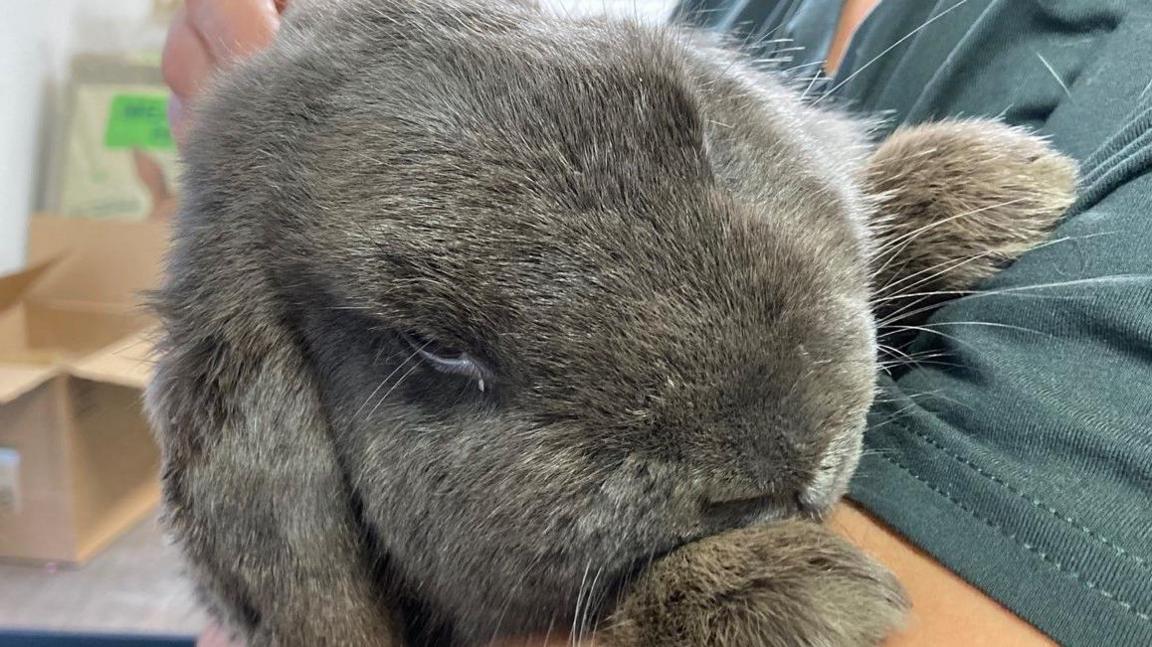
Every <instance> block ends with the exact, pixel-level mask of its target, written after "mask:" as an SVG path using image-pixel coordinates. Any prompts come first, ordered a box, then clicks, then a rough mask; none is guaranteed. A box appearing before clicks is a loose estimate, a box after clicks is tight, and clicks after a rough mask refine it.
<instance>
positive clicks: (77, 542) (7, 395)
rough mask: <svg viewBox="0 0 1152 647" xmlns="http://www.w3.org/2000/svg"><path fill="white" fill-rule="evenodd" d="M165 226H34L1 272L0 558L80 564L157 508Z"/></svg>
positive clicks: (48, 221)
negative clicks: (157, 300)
mask: <svg viewBox="0 0 1152 647" xmlns="http://www.w3.org/2000/svg"><path fill="white" fill-rule="evenodd" d="M166 245H167V227H166V226H165V225H164V223H163V222H157V221H143V222H127V221H111V220H109V221H88V220H76V219H65V218H55V217H49V216H36V217H33V218H32V219H31V222H30V228H29V241H28V257H29V264H28V268H27V269H25V270H24V271H22V272H19V273H17V274H13V275H8V276H4V277H0V451H3V453H4V456H5V461H4V465H3V469H4V470H5V474H4V475H3V476H4V478H3V479H2V480H3V481H4V483H6V484H7V486H6V487H5V493H4V496H2V497H0V499H2V500H3V501H4V506H3V508H0V558H9V559H22V560H36V561H55V562H65V563H74V564H78V563H82V562H84V561H86V560H87V559H89V558H90V557H92V555H93V554H95V553H96V552H98V551H99V550H100V549H101V548H102V547H104V546H105V545H107V544H108V542H109V541H111V540H112V539H114V538H115V537H116V536H117V535H118V534H119V533H121V532H122V531H124V530H126V529H127V528H129V527H131V526H132V525H133V524H135V523H136V522H138V521H139V520H140V519H141V518H142V517H144V516H145V515H147V514H149V513H150V512H151V511H153V510H154V509H155V507H156V505H157V503H158V502H159V494H160V488H159V453H158V451H157V448H156V446H155V443H154V441H153V438H152V435H151V432H150V430H149V427H148V423H147V420H146V418H145V416H144V414H143V409H142V397H141V396H142V389H143V387H144V385H145V383H146V382H147V379H148V375H149V359H148V358H149V353H150V345H149V342H148V340H149V338H150V334H149V330H150V328H151V327H152V325H153V323H152V320H151V319H150V317H149V316H148V314H147V313H146V312H145V311H144V309H143V308H142V307H141V305H140V291H141V290H144V289H148V288H150V287H153V286H154V285H155V283H156V281H157V279H158V276H159V272H160V263H161V259H162V256H163V251H164V249H165V247H166Z"/></svg>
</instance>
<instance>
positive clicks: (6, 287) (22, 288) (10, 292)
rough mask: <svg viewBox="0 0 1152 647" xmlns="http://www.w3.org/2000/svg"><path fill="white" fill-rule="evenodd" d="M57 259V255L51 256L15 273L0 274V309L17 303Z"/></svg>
mask: <svg viewBox="0 0 1152 647" xmlns="http://www.w3.org/2000/svg"><path fill="white" fill-rule="evenodd" d="M58 260H59V257H56V256H51V257H49V258H45V259H44V260H42V261H40V262H39V263H36V264H34V265H32V266H31V267H28V268H26V269H24V270H21V271H19V272H16V273H15V274H8V275H7V276H0V311H3V310H7V309H8V308H11V307H12V306H14V305H16V304H17V303H19V302H20V300H21V299H23V298H24V295H25V293H27V292H28V289H29V288H30V287H31V286H32V284H34V283H36V281H37V280H38V279H39V278H40V277H41V276H43V275H44V273H45V272H47V271H48V268H50V267H52V266H53V265H55V264H56V262H57V261H58Z"/></svg>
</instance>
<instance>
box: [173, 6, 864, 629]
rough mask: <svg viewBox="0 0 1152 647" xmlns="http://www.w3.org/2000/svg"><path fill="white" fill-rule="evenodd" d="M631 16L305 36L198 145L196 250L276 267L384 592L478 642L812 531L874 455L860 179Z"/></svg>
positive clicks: (275, 298) (272, 278) (221, 105)
mask: <svg viewBox="0 0 1152 647" xmlns="http://www.w3.org/2000/svg"><path fill="white" fill-rule="evenodd" d="M509 20H511V19H509ZM365 24H367V23H365ZM359 28H362V29H367V27H365V26H363V25H361V26H360V27H359ZM378 28H379V29H383V27H379V26H374V27H372V29H378ZM317 29H318V28H317ZM509 29H511V28H510V27H509ZM620 29H622V30H624V31H621V32H613V31H612V30H609V29H606V28H602V27H601V28H597V29H596V30H595V31H594V33H595V34H596V35H597V36H596V37H597V38H600V39H602V40H603V39H606V40H604V42H580V43H577V44H576V45H574V46H573V49H569V50H566V51H561V50H560V49H555V50H553V49H547V48H542V46H539V43H536V42H535V41H533V40H532V39H531V37H530V36H527V35H525V36H523V37H522V38H523V39H525V40H522V41H517V42H515V43H513V44H512V45H501V44H499V43H497V44H492V43H488V44H485V42H484V41H483V40H482V39H479V38H474V39H473V40H472V41H469V42H468V43H467V44H463V43H454V44H453V45H451V46H449V45H445V44H443V43H441V44H438V45H435V46H434V47H433V46H431V45H427V44H425V45H419V46H418V45H411V46H410V49H408V50H405V52H407V53H404V54H397V53H396V50H387V51H382V52H381V53H374V52H375V50H374V49H373V48H367V49H365V48H361V49H358V50H355V53H354V55H353V56H349V55H348V53H347V51H343V53H342V54H341V57H340V58H333V59H328V58H326V57H325V56H324V55H323V54H322V51H323V47H322V46H321V45H319V44H316V43H312V44H311V45H307V46H303V45H301V44H300V43H299V42H294V41H292V40H291V34H289V36H288V38H289V40H287V41H286V42H287V43H288V45H285V46H284V47H283V51H282V52H281V51H274V52H273V53H272V54H270V55H269V58H267V59H265V60H264V61H263V62H262V63H260V62H258V64H257V65H256V66H254V67H252V68H251V69H250V70H249V71H247V72H246V73H245V74H240V75H237V76H235V77H233V78H232V79H231V80H230V81H229V83H231V85H230V86H229V85H225V86H224V88H223V91H222V92H220V93H219V98H218V100H217V103H216V104H215V106H214V107H211V108H210V109H209V111H208V112H207V113H206V117H205V118H206V119H207V121H208V123H210V124H212V127H211V128H207V127H206V128H203V129H202V130H201V131H200V132H199V133H198V134H197V136H195V137H194V138H193V141H192V142H191V145H190V149H189V162H190V168H191V172H190V178H191V181H190V183H189V187H190V190H189V196H190V198H189V200H190V202H189V204H191V205H194V206H193V207H192V208H190V209H189V213H192V214H193V215H192V216H191V217H195V218H197V226H198V227H201V228H202V229H201V230H200V234H199V235H203V236H204V240H205V241H207V242H206V243H204V244H203V245H201V246H200V248H199V249H193V250H192V251H191V252H189V253H190V255H195V254H204V258H206V259H221V258H228V255H227V254H223V253H221V254H220V255H215V256H214V255H212V254H211V253H209V251H205V250H210V249H211V248H212V247H213V246H220V247H221V248H223V247H228V246H235V247H243V246H244V245H245V244H248V247H246V248H245V249H244V252H243V256H244V260H243V261H242V262H241V261H232V260H229V261H220V262H216V261H208V260H205V261H204V263H205V267H206V268H207V267H209V266H211V269H210V270H209V269H204V268H202V271H205V272H208V271H210V272H214V273H217V274H225V273H227V272H229V271H231V272H234V273H235V275H236V276H249V275H251V274H253V273H255V274H259V275H260V276H265V277H268V284H269V286H270V288H269V289H270V290H271V294H272V296H270V297H266V296H265V295H261V296H260V298H258V299H257V298H252V299H251V302H252V303H260V304H261V307H264V306H267V309H268V310H270V311H273V312H275V313H277V315H276V317H277V318H278V319H279V320H280V321H281V322H283V323H284V324H285V325H286V326H287V327H288V328H289V329H290V330H291V331H292V334H291V337H292V339H293V340H294V343H295V344H297V345H298V346H299V349H300V351H301V353H302V355H303V357H304V363H305V364H306V365H307V366H308V368H309V370H310V371H311V373H312V375H311V378H312V379H314V381H315V383H316V384H317V385H318V387H317V388H318V389H319V391H320V393H319V398H320V402H321V403H322V406H323V416H324V417H325V418H326V420H327V422H328V424H329V425H330V428H331V429H330V431H331V434H332V438H333V440H334V445H335V449H336V454H337V456H338V458H339V460H340V463H341V469H342V470H344V472H345V473H346V476H347V480H348V483H349V484H350V487H351V489H352V491H353V494H354V497H355V499H356V505H357V510H358V511H359V515H360V518H361V520H362V522H363V524H364V526H365V530H366V532H367V533H368V534H369V535H370V537H371V540H372V544H373V546H374V548H375V549H376V550H377V551H379V555H380V556H384V555H386V556H387V558H388V561H387V566H388V569H389V577H391V578H394V579H396V580H398V581H399V582H402V588H404V589H405V590H406V591H408V592H409V594H410V595H412V596H414V597H416V598H418V599H420V600H422V601H423V602H425V603H426V604H427V605H428V607H429V609H430V610H431V611H433V612H437V613H440V614H443V615H444V617H446V618H449V619H450V620H451V621H452V623H453V624H454V626H455V627H456V629H457V631H458V632H459V633H460V634H461V635H462V636H465V637H470V638H475V639H479V638H484V637H487V636H488V635H491V634H492V633H493V632H494V630H495V629H496V628H497V627H499V628H500V629H501V630H502V631H517V630H535V629H542V628H547V627H549V626H550V625H551V624H553V623H557V622H562V623H571V622H573V619H574V618H578V617H588V616H594V615H595V614H596V613H597V612H598V610H599V609H601V608H603V607H605V606H606V605H608V604H610V601H611V597H612V593H613V591H615V590H616V587H617V586H618V585H620V584H621V583H622V582H623V581H625V580H626V579H627V578H628V576H629V575H630V574H632V573H634V572H635V571H636V569H638V568H640V567H642V566H643V565H644V564H646V563H648V562H650V561H651V560H652V559H653V558H654V557H656V556H659V555H660V554H662V553H664V552H666V551H668V550H670V549H672V548H675V547H677V546H679V545H681V544H683V543H685V542H688V541H690V540H692V539H695V538H699V537H703V536H708V535H711V534H715V533H717V532H720V531H723V530H726V529H730V528H733V527H739V526H742V525H747V524H749V523H752V522H755V521H757V520H761V519H767V518H772V517H782V516H789V515H797V514H808V515H819V514H821V513H822V512H823V511H824V510H826V509H827V507H828V506H829V505H831V503H832V502H833V501H835V499H836V498H837V497H838V496H839V495H840V494H841V493H842V492H843V490H844V488H845V486H846V482H847V479H848V477H849V476H850V475H851V472H852V470H853V469H854V467H855V462H856V459H857V456H858V453H859V443H860V437H861V433H862V429H863V425H864V416H865V413H866V411H867V409H868V407H869V405H870V403H871V399H872V392H873V382H874V375H875V369H876V365H875V360H874V358H875V339H874V330H873V321H872V317H871V314H870V309H869V304H868V298H869V290H868V270H867V247H868V244H867V240H866V234H865V232H864V228H863V227H862V226H861V224H860V223H861V222H863V220H864V219H865V216H866V214H865V213H864V211H863V209H862V207H861V206H860V205H859V204H858V202H859V201H858V200H854V199H853V198H852V196H853V195H854V193H853V190H851V189H850V188H846V184H845V179H844V177H843V174H841V173H840V171H839V170H837V169H833V168H832V166H833V165H832V164H831V163H830V162H828V160H827V159H826V158H827V154H826V153H825V152H822V151H821V150H820V147H819V146H817V145H816V144H815V143H813V142H814V135H812V134H811V133H806V132H804V130H803V127H797V126H796V124H797V123H798V122H803V119H802V115H800V114H799V113H796V114H793V113H792V112H789V111H795V110H797V108H795V107H793V106H792V104H791V103H789V101H790V100H789V99H786V98H785V93H784V91H783V90H782V89H772V88H771V87H769V88H768V90H764V89H763V88H751V87H748V86H747V84H744V82H743V81H733V80H727V81H724V83H729V84H732V85H733V88H730V89H728V90H725V91H724V92H725V93H724V95H723V96H722V97H721V99H720V100H718V99H716V97H714V96H713V95H710V94H709V92H708V91H706V89H707V87H711V88H714V89H715V88H720V89H723V87H724V86H723V84H720V85H712V86H705V85H703V84H702V83H701V82H700V79H699V78H698V77H697V75H698V72H699V70H697V69H695V68H693V65H696V63H693V62H692V61H691V60H690V58H691V57H690V55H689V54H687V53H686V51H684V50H683V43H679V44H677V41H675V39H668V38H665V37H664V36H660V35H654V33H648V32H643V33H641V32H633V31H631V28H627V27H621V28H620ZM646 34H647V35H646ZM360 37H361V38H366V37H365V36H364V35H363V34H360ZM334 38H335V37H334ZM518 38H520V37H518ZM637 39H640V40H639V41H638V40H637ZM645 39H647V40H645ZM317 40H319V37H317ZM422 42H423V41H422ZM577 45H578V46H577ZM419 47H432V49H431V50H429V52H428V53H426V55H427V56H428V57H429V58H428V60H427V61H424V62H421V59H420V58H419V56H420V54H419ZM452 47H456V48H457V49H452ZM477 47H479V48H480V49H479V50H475V51H474V50H473V49H470V48H477ZM581 47H582V48H585V50H586V51H584V50H581V49H580V48H581ZM677 48H680V49H677ZM444 50H450V51H449V53H445V51H444ZM413 51H415V52H416V53H412V52H413ZM301 52H303V53H301ZM448 54H451V55H452V56H456V57H457V58H456V59H452V58H451V57H450V56H449V55H448ZM469 56H470V57H472V58H473V59H475V60H473V61H472V62H470V63H468V64H461V68H462V70H463V71H460V70H457V69H456V68H454V67H452V66H449V65H438V64H436V65H434V64H433V63H431V62H428V61H439V62H443V61H444V60H465V59H467V57H469ZM276 57H280V58H276ZM407 57H412V58H411V59H410V58H407ZM349 58H351V59H352V60H354V61H355V63H356V64H355V65H352V64H350V63H347V62H342V61H347V60H348V59H349ZM469 60H471V59H469ZM477 61H483V63H484V65H483V66H480V67H478V66H479V63H478V62H477ZM261 65H263V67H260V66H261ZM715 73H716V74H717V75H718V76H719V75H720V73H719V72H718V71H716V72H715ZM257 80H259V82H257ZM766 92H767V94H765V93H766ZM774 93H779V94H780V99H779V101H775V100H774V99H773V98H772V97H773V96H774ZM737 114H738V115H739V120H740V123H741V124H743V127H742V128H733V127H732V126H731V124H733V123H736V120H735V119H734V118H733V116H734V115H737ZM782 114H783V115H784V116H783V117H782ZM251 115H258V116H259V117H260V118H256V117H253V116H251ZM785 117H786V118H785ZM261 119H263V121H262V120H261ZM804 127H807V126H804ZM845 155H847V153H845ZM753 180H755V181H753ZM221 204H223V205H226V206H225V207H218V208H219V209H222V210H223V212H224V213H220V214H216V215H215V216H212V217H209V216H206V215H205V216H196V214H195V211H196V209H197V207H196V206H195V205H200V207H199V208H200V209H201V210H204V211H207V210H209V209H208V208H207V207H205V206H204V205H221ZM252 214H259V215H258V216H254V215H252ZM203 232H215V233H203ZM245 232H246V233H245ZM245 240H246V241H250V242H249V243H244V242H241V241H245ZM191 247H195V245H192V246H191ZM224 262H226V263H230V264H231V266H232V269H222V268H223V267H224V266H223V265H221V264H220V263H224ZM212 263H216V264H215V265H212ZM192 269H193V271H194V270H195V268H192ZM222 280H224V279H222ZM245 298H246V297H244V296H243V295H240V296H239V298H237V296H236V295H232V296H231V297H230V301H229V304H230V305H229V308H232V309H233V310H235V311H237V312H239V311H242V310H243V308H242V304H243V302H244V300H245ZM205 309H206V307H205ZM212 316H213V317H216V316H217V315H216V314H213V315H212ZM240 319H242V318H240ZM238 325H248V326H261V325H265V324H264V323H262V322H259V321H252V322H248V323H245V322H243V321H241V322H239V324H238ZM268 325H271V324H268Z"/></svg>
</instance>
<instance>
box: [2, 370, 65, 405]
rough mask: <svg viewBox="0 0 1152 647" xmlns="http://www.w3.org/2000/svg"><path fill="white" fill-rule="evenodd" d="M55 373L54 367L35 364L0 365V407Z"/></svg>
mask: <svg viewBox="0 0 1152 647" xmlns="http://www.w3.org/2000/svg"><path fill="white" fill-rule="evenodd" d="M56 373H57V369H56V367H54V366H50V365H49V366H43V365H40V366H37V365H35V364H12V363H8V362H4V363H2V364H0V405H3V404H8V403H9V402H12V401H13V400H15V399H16V398H18V397H20V396H22V395H24V394H25V393H28V392H29V391H31V390H32V389H35V388H36V387H38V386H40V385H41V384H43V383H44V382H46V381H48V380H50V379H52V377H53V376H55V375H56Z"/></svg>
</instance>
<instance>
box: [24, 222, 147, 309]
mask: <svg viewBox="0 0 1152 647" xmlns="http://www.w3.org/2000/svg"><path fill="white" fill-rule="evenodd" d="M168 232H169V229H168V226H167V224H166V223H164V222H156V221H141V222H128V221H117V220H86V219H82V218H61V217H58V216H50V215H36V216H33V217H32V218H31V219H30V220H29V226H28V258H30V259H32V260H33V261H35V262H39V261H41V260H44V259H49V258H56V257H59V258H60V259H61V260H60V262H59V263H58V264H57V265H56V267H55V268H53V270H52V271H51V272H48V273H47V275H46V276H44V277H43V278H42V279H41V280H39V281H37V282H36V285H35V286H33V287H32V289H31V290H30V294H29V296H30V298H33V299H35V300H37V301H43V302H53V303H57V304H60V303H84V304H102V305H105V306H112V307H115V308H118V309H135V308H137V307H138V306H139V304H140V292H141V291H142V290H146V289H151V288H154V287H156V286H157V285H158V283H159V278H160V273H161V263H162V261H163V257H164V252H165V250H166V249H167V247H168Z"/></svg>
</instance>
